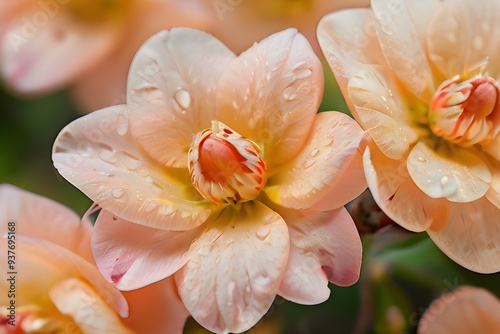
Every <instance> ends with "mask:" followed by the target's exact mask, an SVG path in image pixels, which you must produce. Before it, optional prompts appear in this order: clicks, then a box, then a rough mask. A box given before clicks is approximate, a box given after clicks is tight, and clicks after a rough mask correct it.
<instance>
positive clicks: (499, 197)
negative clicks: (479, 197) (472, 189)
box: [485, 162, 500, 209]
mask: <svg viewBox="0 0 500 334" xmlns="http://www.w3.org/2000/svg"><path fill="white" fill-rule="evenodd" d="M489 168H490V172H491V182H490V184H489V186H490V189H488V191H487V192H486V195H485V196H486V198H488V200H489V201H490V202H491V203H493V204H494V205H495V206H496V207H497V208H499V209H500V166H499V165H498V163H495V162H493V163H490V166H489Z"/></svg>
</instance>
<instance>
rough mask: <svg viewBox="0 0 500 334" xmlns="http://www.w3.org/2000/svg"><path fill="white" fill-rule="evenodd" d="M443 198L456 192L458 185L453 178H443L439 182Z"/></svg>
mask: <svg viewBox="0 0 500 334" xmlns="http://www.w3.org/2000/svg"><path fill="white" fill-rule="evenodd" d="M440 184H441V189H442V193H443V196H445V197H446V196H450V195H453V194H454V193H456V192H457V189H458V184H457V181H456V180H455V178H454V177H453V176H451V175H450V176H447V175H445V176H443V177H442V178H441V180H440Z"/></svg>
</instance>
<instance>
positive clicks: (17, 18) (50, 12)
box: [0, 0, 212, 111]
mask: <svg viewBox="0 0 500 334" xmlns="http://www.w3.org/2000/svg"><path fill="white" fill-rule="evenodd" d="M4 2H5V4H4ZM210 15H211V14H210V6H209V5H208V4H205V3H204V2H203V1H202V0H189V1H186V0H111V1H110V0H107V1H104V0H37V1H33V0H20V1H12V0H8V1H2V4H1V5H0V46H1V49H0V72H1V74H2V76H3V77H4V78H5V80H6V82H7V84H8V85H9V86H10V87H11V88H12V89H13V90H15V91H17V92H19V93H22V94H29V95H33V94H43V93H47V92H51V91H54V90H57V89H61V88H63V87H66V86H68V85H69V84H75V83H76V90H75V99H76V101H77V102H78V104H79V105H80V106H81V108H82V109H83V110H86V111H90V110H95V109H96V108H101V107H103V106H108V105H110V104H111V103H114V104H116V103H123V102H124V99H123V98H122V95H123V94H122V92H123V91H124V89H125V87H126V76H127V70H128V68H129V66H130V62H131V61H132V57H133V55H134V54H135V52H136V51H137V49H138V48H139V46H140V45H141V44H142V43H143V42H144V41H145V40H146V39H147V38H149V37H150V36H151V35H152V34H154V33H156V32H158V31H160V30H163V29H168V28H171V27H174V26H177V25H182V26H189V27H196V28H207V27H208V26H209V25H211V23H210V22H212V18H210V17H209V16H210ZM90 108H91V109H90Z"/></svg>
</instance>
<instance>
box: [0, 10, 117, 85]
mask: <svg viewBox="0 0 500 334" xmlns="http://www.w3.org/2000/svg"><path fill="white" fill-rule="evenodd" d="M19 14H20V16H19V17H17V18H15V19H12V20H10V25H9V26H8V27H7V28H6V30H5V32H4V35H3V36H0V45H1V49H0V52H1V53H0V72H1V74H2V75H3V76H4V77H5V79H6V81H7V83H8V84H9V85H10V86H12V87H13V88H14V89H15V90H18V91H20V92H24V93H42V92H47V91H49V90H54V89H58V88H61V87H62V86H63V85H66V84H68V83H69V82H70V81H71V80H73V79H75V78H76V77H77V76H78V75H80V74H81V73H82V72H84V71H85V70H87V69H89V68H90V67H91V66H93V65H94V64H95V63H96V62H97V61H99V60H100V59H102V58H103V57H104V56H106V54H107V53H109V52H110V51H111V49H112V48H113V47H114V46H115V44H116V42H117V41H118V37H119V34H120V31H119V29H118V27H117V26H116V25H115V24H106V25H105V24H100V25H89V24H86V23H84V22H79V21H78V20H75V18H74V17H73V16H72V14H71V12H70V11H67V10H65V9H64V8H63V6H62V5H61V8H59V10H58V11H57V14H53V13H52V12H47V11H44V10H42V9H41V8H38V7H34V8H32V11H31V12H23V13H22V15H21V13H19ZM50 14H52V15H50Z"/></svg>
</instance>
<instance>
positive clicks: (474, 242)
mask: <svg viewBox="0 0 500 334" xmlns="http://www.w3.org/2000/svg"><path fill="white" fill-rule="evenodd" d="M427 233H429V236H430V237H431V239H432V240H433V241H434V243H435V244H436V245H437V246H438V247H439V248H440V249H441V250H442V251H443V252H444V253H445V254H446V255H448V257H450V258H451V259H452V260H453V261H455V262H456V263H458V264H460V265H461V266H463V267H465V268H467V269H469V270H472V271H476V272H479V273H496V272H498V271H500V215H499V214H498V208H497V207H496V206H495V205H493V204H492V203H491V202H490V201H488V199H486V198H484V197H483V198H481V199H479V200H477V201H474V202H470V203H450V217H449V219H448V222H447V223H446V224H445V225H444V226H443V227H442V228H440V227H439V226H436V227H434V226H431V228H430V229H429V230H427Z"/></svg>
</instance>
